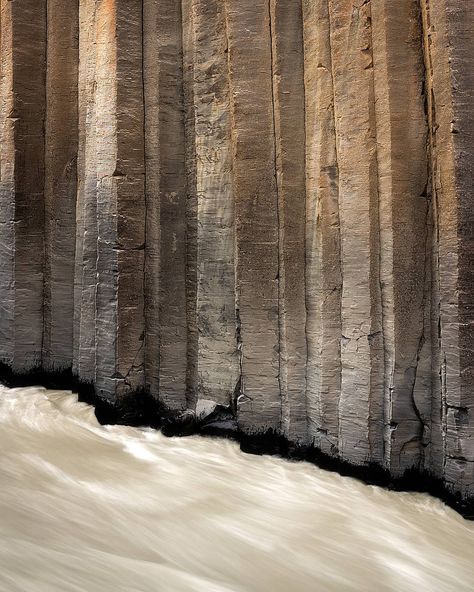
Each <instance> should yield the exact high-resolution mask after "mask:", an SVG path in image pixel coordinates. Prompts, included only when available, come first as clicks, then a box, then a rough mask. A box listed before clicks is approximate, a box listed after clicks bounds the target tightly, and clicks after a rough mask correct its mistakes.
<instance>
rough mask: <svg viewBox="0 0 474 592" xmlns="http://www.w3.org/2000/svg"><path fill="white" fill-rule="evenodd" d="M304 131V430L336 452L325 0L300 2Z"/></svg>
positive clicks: (335, 179)
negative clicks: (305, 351) (301, 13)
mask: <svg viewBox="0 0 474 592" xmlns="http://www.w3.org/2000/svg"><path fill="white" fill-rule="evenodd" d="M303 23H304V57H305V62H304V77H305V91H306V92H305V101H306V104H305V119H306V121H305V130H306V167H305V170H306V249H305V253H306V284H305V287H306V315H307V316H306V339H307V347H308V354H307V363H306V378H307V384H306V396H307V411H308V436H309V440H310V442H311V443H313V444H314V445H316V446H318V447H319V448H321V450H323V451H324V452H326V453H328V454H337V453H338V448H337V446H338V440H339V399H340V396H341V335H342V328H341V293H342V271H341V228H340V216H339V165H338V159H337V150H336V130H335V121H334V80H333V72H332V54H331V43H330V23H329V6H328V3H327V0H317V1H316V2H313V1H312V0H305V1H304V2H303Z"/></svg>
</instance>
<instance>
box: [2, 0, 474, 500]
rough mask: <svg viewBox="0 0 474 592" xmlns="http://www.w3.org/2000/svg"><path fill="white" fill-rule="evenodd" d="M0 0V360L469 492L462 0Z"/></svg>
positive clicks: (19, 371) (260, 441) (471, 137)
mask: <svg viewBox="0 0 474 592" xmlns="http://www.w3.org/2000/svg"><path fill="white" fill-rule="evenodd" d="M0 7H1V13H0V14H1V20H0V29H1V30H0V39H1V52H0V68H1V76H0V227H1V229H0V230H1V231H0V361H1V369H2V375H3V379H4V380H6V381H10V382H12V381H17V382H18V381H23V382H28V381H30V382H31V381H42V382H45V383H46V382H48V383H51V382H55V383H56V384H58V383H61V384H62V386H69V387H75V388H78V389H79V390H80V391H81V393H82V396H83V397H85V398H87V399H88V400H90V401H93V402H94V403H95V404H96V405H97V413H98V416H100V417H101V419H102V420H103V421H116V422H122V423H124V422H128V423H134V424H140V423H147V424H149V425H154V426H156V427H160V426H161V427H162V428H163V430H164V431H165V432H168V433H174V432H177V433H182V434H185V433H191V432H193V431H196V430H201V431H202V432H203V433H209V434H220V435H229V434H231V435H235V436H236V437H238V438H239V439H240V440H241V442H242V446H243V447H244V448H247V449H249V450H254V451H255V450H265V451H271V452H279V453H282V454H287V455H290V456H301V457H306V458H311V459H313V460H317V461H318V462H326V463H327V464H331V463H333V464H334V466H337V467H339V468H340V469H341V470H343V468H344V467H347V470H349V467H350V468H351V469H350V470H353V471H359V472H360V474H361V475H363V476H365V477H367V478H376V476H377V475H378V476H379V477H377V478H378V479H379V480H382V481H383V480H385V482H390V481H391V482H393V483H395V482H397V483H405V484H407V485H408V482H409V479H408V481H407V475H409V476H410V475H411V477H412V478H413V479H414V478H415V476H417V477H416V482H417V486H419V487H422V488H423V487H425V488H426V487H428V486H429V487H431V488H432V489H433V488H435V489H436V490H437V491H438V492H439V491H441V489H442V490H443V491H444V495H445V496H454V497H453V498H452V499H456V500H457V501H458V502H459V503H460V504H461V505H462V507H464V508H468V507H469V504H471V505H472V503H473V500H474V411H473V410H474V388H473V376H472V373H473V368H474V359H473V351H474V343H473V342H474V336H473V333H472V325H473V321H474V316H473V315H474V313H473V311H474V302H473V289H472V288H473V285H474V282H473V277H472V274H473V271H472V270H473V269H474V267H473V265H472V257H473V248H474V246H473V245H474V243H473V241H474V238H473V212H474V208H473V197H472V196H473V189H474V187H473V178H474V175H473V166H474V164H473V163H474V154H473V151H474V148H473V147H474V118H473V116H472V113H473V108H474V78H473V76H474V75H473V72H474V68H473V66H474V64H473V62H474V5H472V3H471V2H466V1H465V0H450V1H449V2H448V1H447V0H400V1H398V2H396V3H395V2H388V1H387V0H368V1H359V0H301V1H300V0H294V1H293V0H291V1H288V0H219V1H217V0H181V1H175V0H165V1H161V2H157V1H156V0H107V1H105V0H79V1H77V0H76V1H72V2H71V1H70V0H22V1H21V2H9V1H7V0H0ZM357 467H359V468H357ZM404 479H405V480H404ZM413 479H412V480H413ZM430 484H431V485H430ZM440 488H441V489H440ZM466 511H467V510H466Z"/></svg>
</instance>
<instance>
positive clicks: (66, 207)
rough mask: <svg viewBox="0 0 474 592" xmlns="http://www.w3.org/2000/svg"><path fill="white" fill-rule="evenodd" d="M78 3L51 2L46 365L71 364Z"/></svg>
mask: <svg viewBox="0 0 474 592" xmlns="http://www.w3.org/2000/svg"><path fill="white" fill-rule="evenodd" d="M78 7H79V4H78V3H77V2H70V0H49V1H48V5H47V18H48V20H47V27H48V28H47V34H48V43H47V56H46V57H47V62H46V124H45V130H46V131H45V136H46V137H45V196H44V211H45V249H44V252H45V261H44V334H43V366H44V368H45V369H47V370H63V369H67V368H70V367H71V364H72V357H73V307H74V254H75V246H76V245H75V227H76V191H77V149H78V145H77V144H78V117H77V114H78V85H77V80H78V63H79V46H78V36H79V18H78V17H79V14H78Z"/></svg>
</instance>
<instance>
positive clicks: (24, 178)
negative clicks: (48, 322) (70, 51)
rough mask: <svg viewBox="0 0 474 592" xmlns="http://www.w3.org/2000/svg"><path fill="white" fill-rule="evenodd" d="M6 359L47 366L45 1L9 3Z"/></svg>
mask: <svg viewBox="0 0 474 592" xmlns="http://www.w3.org/2000/svg"><path fill="white" fill-rule="evenodd" d="M0 9H1V32H0V36H1V58H0V59H1V80H2V82H1V87H0V100H1V107H0V118H1V120H0V130H1V138H0V140H1V146H0V161H1V164H0V174H1V178H0V225H1V229H0V230H1V235H2V239H1V242H0V269H1V271H0V274H1V275H0V284H1V288H0V302H1V304H0V306H1V307H2V311H1V315H0V318H1V320H0V344H1V345H0V359H1V360H2V361H3V362H5V363H7V364H8V365H10V366H11V367H12V368H13V370H15V371H18V372H27V371H28V370H31V369H33V368H37V367H39V366H40V365H41V357H42V339H43V265H44V257H43V250H44V121H45V105H46V92H45V91H46V88H45V76H46V71H45V65H46V1H45V0H24V1H23V2H9V1H7V0H2V2H1V4H0Z"/></svg>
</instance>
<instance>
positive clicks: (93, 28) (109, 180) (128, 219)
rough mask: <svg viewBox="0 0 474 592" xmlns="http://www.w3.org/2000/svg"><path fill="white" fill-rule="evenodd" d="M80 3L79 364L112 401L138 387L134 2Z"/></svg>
mask: <svg viewBox="0 0 474 592" xmlns="http://www.w3.org/2000/svg"><path fill="white" fill-rule="evenodd" d="M82 9H83V10H84V12H83V14H82V16H83V21H82V23H81V35H86V38H85V39H84V40H83V43H81V58H82V59H83V63H84V66H83V70H82V71H81V79H80V81H82V85H83V87H82V92H81V96H80V98H81V109H82V113H81V119H80V125H81V126H82V129H81V134H82V143H81V149H82V151H83V153H82V154H81V158H80V162H79V167H80V174H81V177H82V178H81V182H80V185H79V198H78V202H79V203H80V204H81V206H82V220H81V228H82V229H83V232H82V236H79V243H80V245H79V246H78V250H77V253H78V255H79V256H81V257H82V266H81V265H79V269H82V297H81V298H79V299H78V301H77V302H76V306H77V307H80V314H79V317H80V326H79V341H80V343H79V367H78V369H77V371H78V374H79V377H80V378H81V379H82V380H87V379H92V380H93V381H94V383H95V385H96V388H97V390H98V393H99V395H100V396H102V397H104V398H108V399H111V400H116V399H117V398H118V399H120V398H121V397H123V396H126V395H127V394H130V393H132V392H137V391H140V389H142V388H143V386H144V364H143V357H144V347H143V345H144V304H143V302H144V288H143V284H144V248H145V224H144V222H145V200H144V145H143V104H144V102H143V84H142V38H141V31H142V20H141V16H142V13H141V2H140V1H139V0H135V1H132V2H128V1H127V2H125V1H123V0H117V1H114V0H100V1H97V2H91V3H89V4H88V5H87V6H86V4H84V5H83V7H82ZM111 336H113V339H112V340H111ZM81 346H82V347H81ZM83 353H84V354H86V358H85V360H84V359H83V357H82V355H81V354H83ZM91 359H95V362H94V364H93V366H91V365H90V360H91ZM83 360H84V362H86V361H87V362H88V364H87V365H86V366H85V372H83V371H82V365H81V364H82V362H83Z"/></svg>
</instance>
